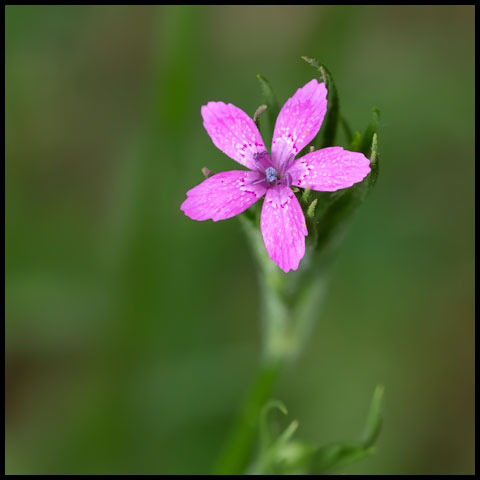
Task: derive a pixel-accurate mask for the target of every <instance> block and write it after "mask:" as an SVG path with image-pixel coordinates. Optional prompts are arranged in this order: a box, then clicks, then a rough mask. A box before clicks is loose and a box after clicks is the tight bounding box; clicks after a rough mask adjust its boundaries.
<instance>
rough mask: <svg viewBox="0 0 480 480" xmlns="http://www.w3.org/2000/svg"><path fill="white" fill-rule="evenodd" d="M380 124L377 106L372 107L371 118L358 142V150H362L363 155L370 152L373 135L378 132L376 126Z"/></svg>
mask: <svg viewBox="0 0 480 480" xmlns="http://www.w3.org/2000/svg"><path fill="white" fill-rule="evenodd" d="M379 125H380V111H379V110H378V108H375V107H373V109H372V118H371V120H370V122H369V124H368V125H367V128H366V130H365V133H364V134H363V136H362V142H361V144H360V149H359V150H358V151H359V152H362V153H363V154H364V155H367V156H368V155H369V154H370V147H371V145H372V141H373V135H374V134H375V133H377V132H378V127H379Z"/></svg>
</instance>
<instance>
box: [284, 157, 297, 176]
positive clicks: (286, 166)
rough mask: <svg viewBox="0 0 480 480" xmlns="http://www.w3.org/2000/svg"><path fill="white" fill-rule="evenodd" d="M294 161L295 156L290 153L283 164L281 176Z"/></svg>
mask: <svg viewBox="0 0 480 480" xmlns="http://www.w3.org/2000/svg"><path fill="white" fill-rule="evenodd" d="M294 160H295V154H293V153H291V154H290V155H289V156H288V158H287V159H286V160H285V161H284V162H283V165H282V174H283V173H285V172H286V171H287V170H288V168H289V167H290V165H291V164H292V163H293V161H294Z"/></svg>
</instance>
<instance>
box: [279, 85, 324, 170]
mask: <svg viewBox="0 0 480 480" xmlns="http://www.w3.org/2000/svg"><path fill="white" fill-rule="evenodd" d="M326 111H327V89H326V88H325V84H323V83H318V82H317V80H316V79H313V80H312V81H311V82H308V83H307V84H306V85H305V86H303V87H302V88H299V89H298V90H297V91H296V92H295V95H294V96H293V97H291V98H289V99H288V100H287V102H286V103H285V105H284V106H283V107H282V110H281V111H280V113H279V114H278V118H277V122H276V124H275V131H274V133H273V140H272V160H273V163H274V165H275V166H276V167H277V168H281V166H282V164H283V163H284V162H285V161H286V160H287V159H288V157H289V156H290V155H291V154H293V155H297V153H298V152H299V151H300V150H301V149H302V148H303V147H305V145H307V144H308V143H309V142H311V141H312V140H313V139H314V137H315V135H316V134H317V133H318V131H319V130H320V126H321V125H322V122H323V117H324V116H325V112H326Z"/></svg>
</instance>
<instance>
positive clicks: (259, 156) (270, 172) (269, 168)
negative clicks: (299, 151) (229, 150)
mask: <svg viewBox="0 0 480 480" xmlns="http://www.w3.org/2000/svg"><path fill="white" fill-rule="evenodd" d="M294 158H295V156H294V155H290V156H289V157H288V159H287V160H286V161H285V162H284V163H283V165H282V168H281V170H280V172H278V171H277V169H276V168H275V167H274V166H273V165H272V161H271V159H270V155H269V154H268V152H266V151H265V152H259V153H254V154H253V159H254V161H255V166H256V167H257V171H258V172H260V173H262V174H263V175H264V176H263V177H262V178H259V179H258V180H255V181H253V182H252V185H257V184H259V183H262V182H267V183H268V184H269V185H270V186H272V185H273V184H277V182H280V183H284V184H285V185H286V186H287V187H289V186H290V185H291V184H292V177H291V175H290V174H289V173H288V172H287V170H288V167H290V165H291V164H292V162H293V159H294Z"/></svg>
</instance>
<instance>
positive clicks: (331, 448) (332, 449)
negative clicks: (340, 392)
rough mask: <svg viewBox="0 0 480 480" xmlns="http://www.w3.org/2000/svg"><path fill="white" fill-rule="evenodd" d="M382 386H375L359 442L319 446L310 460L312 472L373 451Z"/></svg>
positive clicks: (360, 457) (326, 468)
mask: <svg viewBox="0 0 480 480" xmlns="http://www.w3.org/2000/svg"><path fill="white" fill-rule="evenodd" d="M383 391H384V389H383V387H382V386H377V387H376V388H375V391H374V393H373V397H372V401H371V403H370V410H369V412H368V415H367V421H366V425H365V430H364V433H363V436H362V440H361V441H360V442H338V443H332V444H330V445H326V446H323V447H320V448H318V449H317V450H316V452H315V454H314V456H313V460H312V472H311V473H315V474H321V473H325V472H326V471H327V470H330V469H332V468H334V467H335V468H336V467H339V466H343V465H347V464H349V463H352V462H355V461H358V460H362V459H363V458H366V457H368V456H370V455H372V454H373V453H375V447H373V444H374V443H375V440H376V439H377V438H378V435H379V433H380V429H381V425H382V399H383Z"/></svg>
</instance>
